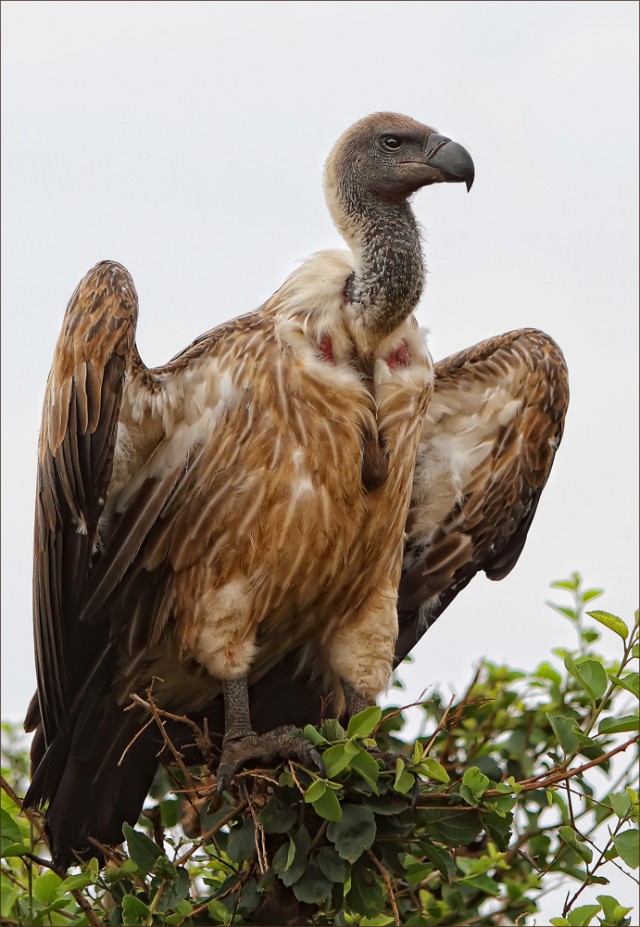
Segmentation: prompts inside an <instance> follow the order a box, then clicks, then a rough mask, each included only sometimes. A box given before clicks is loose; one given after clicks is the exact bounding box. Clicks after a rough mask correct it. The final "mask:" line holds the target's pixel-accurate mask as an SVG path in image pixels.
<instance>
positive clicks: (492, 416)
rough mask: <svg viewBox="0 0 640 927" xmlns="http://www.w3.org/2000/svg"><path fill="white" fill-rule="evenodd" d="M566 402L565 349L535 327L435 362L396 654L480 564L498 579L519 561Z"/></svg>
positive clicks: (417, 474)
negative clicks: (562, 350) (434, 374)
mask: <svg viewBox="0 0 640 927" xmlns="http://www.w3.org/2000/svg"><path fill="white" fill-rule="evenodd" d="M568 401H569V388H568V380H567V368H566V364H565V361H564V357H563V355H562V352H561V351H560V349H559V348H558V346H557V345H556V344H555V342H554V341H553V340H552V339H551V338H549V337H548V336H547V335H545V334H544V333H543V332H540V331H537V330H535V329H524V330H522V331H514V332H509V333H508V334H506V335H502V336H500V337H498V338H493V339H490V340H488V341H483V342H482V343H480V344H478V345H476V346H475V347H473V348H470V349H469V350H467V351H462V352H460V353H459V354H455V355H453V356H452V357H449V358H447V359H445V360H443V361H441V362H440V363H439V364H437V365H436V380H435V386H434V395H433V400H432V403H431V406H430V408H429V411H428V414H427V419H426V422H425V426H424V432H423V440H422V442H421V445H420V449H419V452H418V459H417V464H416V470H415V476H414V486H413V496H412V504H411V509H410V513H409V519H408V523H407V544H406V549H405V562H404V570H403V576H402V581H401V584H400V591H399V602H398V608H399V613H400V636H399V640H398V646H397V650H396V658H397V660H398V661H399V660H401V659H402V658H403V657H404V656H406V654H407V653H409V651H410V650H411V649H412V647H413V646H414V645H415V644H416V643H417V641H418V640H419V639H420V637H421V636H422V634H423V633H424V631H425V630H426V628H427V627H428V626H429V625H430V624H431V623H432V622H433V621H435V619H436V618H437V617H438V615H440V614H441V612H442V611H444V609H445V608H446V607H447V605H449V603H450V602H451V601H452V600H453V599H454V598H455V596H456V595H457V594H458V592H460V590H461V589H463V588H464V587H465V586H466V585H467V583H469V581H470V580H471V579H472V578H473V576H475V574H476V573H477V572H478V571H479V570H484V571H485V573H486V575H487V576H488V577H489V579H494V580H498V579H502V578H503V577H504V576H506V575H507V574H508V573H509V572H510V571H511V570H512V569H513V567H514V566H515V564H516V562H517V560H518V558H519V556H520V554H521V552H522V549H523V547H524V543H525V541H526V537H527V532H528V531H529V528H530V526H531V522H532V519H533V516H534V514H535V511H536V507H537V505H538V501H539V499H540V494H541V492H542V489H543V488H544V485H545V483H546V481H547V478H548V476H549V473H550V470H551V466H552V464H553V460H554V457H555V452H556V450H557V447H558V445H559V443H560V440H561V438H562V431H563V427H564V418H565V414H566V411H567V405H568Z"/></svg>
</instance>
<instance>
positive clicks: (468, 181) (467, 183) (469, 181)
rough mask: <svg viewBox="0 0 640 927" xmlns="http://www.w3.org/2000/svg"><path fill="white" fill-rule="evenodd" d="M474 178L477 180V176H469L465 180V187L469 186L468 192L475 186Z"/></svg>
mask: <svg viewBox="0 0 640 927" xmlns="http://www.w3.org/2000/svg"><path fill="white" fill-rule="evenodd" d="M474 180H475V177H467V178H466V180H465V182H464V185H465V187H466V188H467V193H468V192H469V191H470V190H471V187H472V186H473V181H474Z"/></svg>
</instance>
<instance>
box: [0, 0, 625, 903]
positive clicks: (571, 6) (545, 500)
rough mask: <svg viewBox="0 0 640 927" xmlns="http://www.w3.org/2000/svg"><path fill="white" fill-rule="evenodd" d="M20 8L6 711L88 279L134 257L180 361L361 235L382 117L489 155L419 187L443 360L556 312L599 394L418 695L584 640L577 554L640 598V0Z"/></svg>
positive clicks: (6, 100) (560, 334)
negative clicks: (68, 334)
mask: <svg viewBox="0 0 640 927" xmlns="http://www.w3.org/2000/svg"><path fill="white" fill-rule="evenodd" d="M2 26H3V29H2V94H3V106H2V118H3V133H2V159H3V160H2V166H3V171H2V218H3V236H2V271H3V273H2V335H3V338H2V386H3V389H2V437H3V442H2V487H3V505H2V532H3V534H2V540H3V545H2V606H3V626H2V642H3V648H2V669H3V673H2V694H3V704H2V716H3V717H4V718H11V719H19V718H21V717H22V716H23V714H24V711H25V708H26V705H27V702H28V700H29V698H30V696H31V694H32V691H33V688H34V670H33V658H32V644H31V641H32V637H31V585H30V584H31V576H30V574H31V546H32V512H33V498H34V483H35V461H36V444H37V436H38V427H39V418H40V407H41V402H42V397H43V394H44V387H45V382H46V377H47V373H48V370H49V366H50V364H51V359H52V353H53V348H54V344H55V340H56V338H57V334H58V331H59V328H60V324H61V320H62V315H63V312H64V309H65V306H66V303H67V300H68V298H69V296H70V294H71V292H72V291H73V289H74V287H75V285H76V283H77V282H78V280H79V279H80V278H81V277H82V276H83V274H84V273H85V272H86V271H87V270H88V268H89V267H91V266H92V265H93V264H95V263H96V262H97V261H99V260H102V259H105V258H110V259H115V260H118V261H121V262H122V263H123V264H125V266H126V267H127V268H128V269H129V270H130V271H131V273H132V275H133V278H134V280H135V284H136V287H137V290H138V294H139V297H140V321H139V327H138V345H139V348H140V352H141V355H142V357H143V359H144V360H145V362H146V363H147V364H149V365H155V364H159V363H163V362H165V361H166V360H168V359H169V358H170V357H171V356H173V355H174V354H175V353H176V352H177V351H178V350H180V349H181V348H183V347H184V346H186V345H187V344H188V343H189V342H190V341H191V340H192V339H193V338H194V337H196V336H197V335H199V334H200V333H201V332H203V331H205V330H206V329H208V328H211V327H212V326H214V325H216V324H217V323H219V322H223V321H224V320H226V319H228V318H231V317H233V316H235V315H238V314H240V313H243V312H246V311H249V310H251V309H253V308H255V307H257V306H258V305H259V304H260V303H262V302H263V300H264V299H265V298H266V297H268V296H269V295H270V294H271V293H272V292H273V291H274V290H275V289H277V287H278V286H279V285H280V284H281V282H282V281H283V279H284V278H285V276H286V275H287V274H288V273H289V272H290V271H291V270H292V269H293V268H294V267H295V266H296V265H297V263H298V262H299V261H300V260H301V259H303V258H304V257H305V256H307V255H309V254H310V253H312V252H314V251H316V250H319V249H322V248H326V247H336V246H339V245H340V238H339V236H338V233H337V232H336V231H335V229H334V228H333V226H332V224H331V220H330V218H329V216H328V213H327V210H326V207H325V205H324V201H323V195H322V186H321V172H322V166H323V162H324V159H325V158H326V156H327V154H328V152H329V150H330V148H331V146H332V145H333V143H334V142H335V140H336V139H337V138H338V136H339V135H340V134H341V132H342V131H343V130H344V129H345V128H347V127H348V126H349V125H350V124H351V123H352V122H354V121H355V120H357V119H359V118H360V117H362V116H364V115H366V114H368V113H371V112H374V111H376V110H392V111H396V112H401V113H405V114H407V115H410V116H412V117H414V118H416V119H418V120H420V121H423V122H426V123H428V124H430V125H433V126H435V127H437V128H438V130H439V131H441V132H442V133H443V134H446V135H449V136H450V137H452V138H453V139H455V140H456V141H458V142H460V143H462V144H463V145H465V147H467V148H468V150H469V151H470V153H471V155H472V157H473V159H474V161H475V165H476V182H475V185H474V187H473V190H472V191H471V193H470V194H469V195H467V194H466V192H465V190H464V187H463V186H455V187H454V186H444V185H442V186H438V187H434V188H430V189H428V190H424V191H422V192H421V193H419V194H418V196H417V198H416V200H415V204H414V205H415V210H416V213H417V214H418V217H419V219H420V221H421V223H422V224H423V226H424V228H425V252H426V257H427V264H428V267H429V271H430V273H429V277H428V284H427V287H426V292H425V295H424V296H423V299H422V302H421V304H420V307H419V311H418V317H419V320H420V322H421V324H422V325H424V326H426V327H428V328H429V329H430V331H431V336H430V346H431V350H432V353H433V355H434V358H436V359H439V358H441V357H444V356H445V355H447V354H449V353H452V352H454V351H456V350H459V349H461V348H464V347H467V346H469V345H471V344H474V343H475V342H477V341H479V340H482V339H484V338H487V337H490V336H492V335H497V334H501V333H502V332H505V331H508V330H510V329H513V328H519V327H522V326H535V327H539V328H542V329H544V330H545V331H547V332H548V333H549V334H551V335H552V336H553V337H554V338H555V339H556V340H557V341H558V343H559V344H560V346H561V347H562V349H563V350H564V352H565V355H566V358H567V362H568V365H569V371H570V383H571V392H572V399H571V406H570V409H569V414H568V419H567V425H566V431H565V437H564V441H563V444H562V446H561V448H560V451H559V453H558V457H557V460H556V464H555V467H554V471H553V473H552V476H551V479H550V481H549V484H548V486H547V488H546V490H545V492H544V494H543V497H542V501H541V504H540V507H539V510H538V514H537V515H536V518H535V521H534V524H533V528H532V530H531V532H530V534H529V540H528V543H527V545H526V547H525V550H524V553H523V556H522V558H521V560H520V562H519V563H518V565H517V567H516V568H515V570H514V571H513V573H512V574H511V575H510V576H509V577H508V578H507V579H505V580H504V581H502V582H501V583H489V582H488V581H487V580H486V579H485V578H484V576H482V577H477V578H476V580H474V582H473V583H472V585H471V587H470V588H468V589H467V590H466V591H465V592H463V593H462V594H461V595H460V596H459V598H458V600H457V601H456V602H454V604H453V605H452V606H451V607H450V608H449V609H448V611H447V612H446V614H445V615H444V616H443V617H442V618H441V619H440V620H439V622H438V623H437V624H436V626H435V627H434V628H433V629H432V630H431V631H430V632H429V634H428V635H427V636H426V637H425V638H424V639H423V641H422V642H421V644H420V646H419V647H418V648H417V650H416V651H415V652H414V656H415V662H414V664H413V665H412V666H411V667H408V668H407V669H406V671H403V672H402V674H401V675H402V678H403V679H404V680H405V681H406V682H407V686H408V689H407V693H406V698H407V700H410V699H411V698H414V697H417V696H418V695H419V694H420V692H421V690H422V689H423V688H424V687H425V686H427V685H431V684H436V685H438V684H439V685H442V686H444V687H445V690H446V691H448V688H447V687H448V686H451V687H452V688H453V689H454V690H457V691H460V690H461V688H462V687H463V686H464V684H465V683H466V682H468V680H469V678H470V675H471V672H472V668H473V667H474V666H475V665H476V664H477V662H478V661H479V660H480V658H481V657H483V656H486V657H488V658H490V659H491V660H494V661H503V660H504V661H507V662H508V663H510V664H512V665H516V666H521V667H523V668H532V667H533V666H534V665H536V664H537V662H539V661H540V660H542V659H546V658H547V657H548V655H549V652H550V650H551V648H552V647H557V646H562V645H570V646H573V644H574V639H573V630H572V629H571V627H570V626H569V624H568V622H564V621H563V619H562V618H560V617H559V616H556V615H555V614H554V613H553V612H552V611H551V610H550V609H549V608H548V607H546V606H545V605H544V600H545V599H546V598H548V597H549V590H548V585H549V583H550V582H551V581H552V580H554V579H559V578H563V577H565V576H567V575H568V574H569V572H570V571H571V570H573V569H578V570H580V571H581V572H582V573H583V575H584V576H585V579H586V581H587V583H588V584H589V585H597V586H601V587H604V588H605V590H606V596H605V597H603V598H602V599H601V600H599V602H598V604H601V606H602V607H603V608H606V609H608V610H609V611H612V612H615V613H617V614H620V615H621V616H622V617H623V618H625V619H628V618H629V617H630V616H631V613H632V611H633V609H634V608H636V607H637V598H638V596H637V561H638V542H637V527H636V522H637V470H638V467H637V456H638V455H637V447H638V440H637V421H638V407H637V366H638V364H637V356H638V355H637V345H638V337H637V309H638V299H637V295H638V294H637V284H638V265H637V251H638V234H637V232H638V226H637V202H638V144H637V141H638V139H637V111H638V99H637V97H638V93H637V88H638V71H637V64H638V63H637V29H638V7H637V5H636V4H635V3H631V2H611V0H609V2H605V3H600V2H590V3H573V2H569V3H565V2H551V3H547V2H534V3H529V2H515V3H514V2H496V3H493V2H492V3H487V2H475V3H470V2H467V3H464V2H463V3H458V2H447V3H439V2H438V3H427V2H415V0H414V2H369V3H365V2H329V0H323V2H320V3H316V2H304V3H301V2H280V3H273V2H261V3H253V2H244V3H243V2H234V3H226V2H224V3H222V2H221V3H207V2H203V3H192V2H181V3H173V2H165V3H147V2H126V3H121V2H110V3H102V2H91V3H86V2H72V3H65V2H46V3H40V2H4V3H3V4H2ZM558 598H559V596H558V595H556V599H558ZM605 633H607V632H605ZM611 637H613V636H611ZM603 646H605V647H607V646H610V647H611V650H610V653H611V654H612V655H614V654H615V653H616V650H615V641H614V640H608V638H605V640H604V641H603ZM394 697H395V696H394ZM630 887H632V886H631V883H623V884H622V885H621V886H620V894H621V900H623V899H624V898H625V897H626V898H627V899H628V898H629V897H631V894H630ZM625 892H626V894H625ZM627 903H630V902H629V901H627ZM552 913H558V910H557V907H556V908H555V909H554V911H553V912H552Z"/></svg>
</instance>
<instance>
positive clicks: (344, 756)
mask: <svg viewBox="0 0 640 927" xmlns="http://www.w3.org/2000/svg"><path fill="white" fill-rule="evenodd" d="M346 747H347V745H346V744H336V745H335V746H333V747H329V749H328V750H325V751H324V753H323V754H322V762H323V763H324V768H325V769H326V771H327V776H328V777H329V779H333V777H334V776H337V775H338V774H339V773H341V772H342V770H343V769H346V767H347V766H348V765H349V761H350V760H351V754H350V753H349V751H348V750H347V749H346Z"/></svg>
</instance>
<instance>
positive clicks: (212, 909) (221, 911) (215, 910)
mask: <svg viewBox="0 0 640 927" xmlns="http://www.w3.org/2000/svg"><path fill="white" fill-rule="evenodd" d="M207 911H208V912H209V916H210V917H211V920H212V921H213V923H214V924H225V925H226V924H230V923H231V911H230V910H229V908H227V907H226V905H224V904H223V903H222V902H221V901H210V902H209V904H208V905H207Z"/></svg>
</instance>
